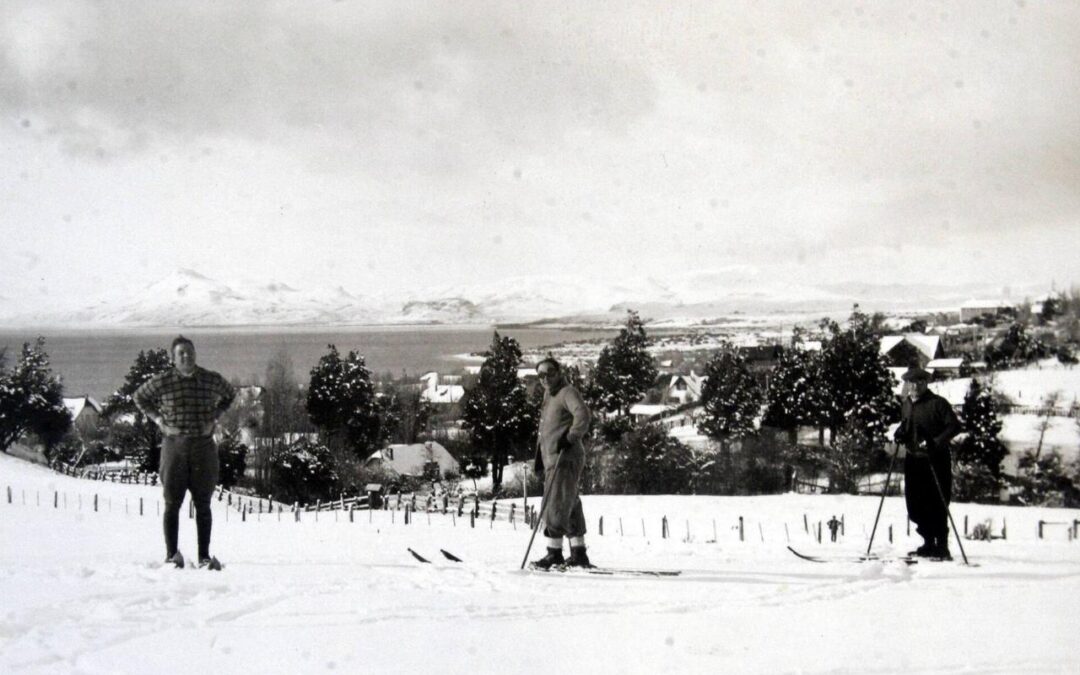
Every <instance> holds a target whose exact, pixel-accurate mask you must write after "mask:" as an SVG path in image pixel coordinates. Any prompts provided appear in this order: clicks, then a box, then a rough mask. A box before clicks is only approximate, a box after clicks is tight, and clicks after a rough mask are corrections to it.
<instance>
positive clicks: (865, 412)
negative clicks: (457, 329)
mask: <svg viewBox="0 0 1080 675" xmlns="http://www.w3.org/2000/svg"><path fill="white" fill-rule="evenodd" d="M882 325H883V317H882V316H881V315H868V314H865V313H862V312H860V311H859V310H858V307H857V306H856V308H855V310H854V311H853V312H852V314H851V316H850V317H849V318H848V320H847V321H846V322H844V323H843V324H840V323H838V322H835V321H831V320H823V321H822V322H821V323H820V324H819V326H818V327H819V331H820V336H818V337H820V340H816V341H815V348H813V349H811V348H810V343H809V341H808V340H807V339H806V338H807V336H806V334H805V333H804V332H802V331H799V330H796V331H795V333H794V335H793V337H792V340H791V342H790V343H789V344H787V345H785V346H783V347H782V348H781V349H779V356H778V359H777V362H776V364H775V365H774V366H773V367H772V368H771V369H770V370H768V371H764V372H762V371H758V370H752V369H751V368H750V367H749V365H748V363H747V361H746V358H745V355H744V352H743V350H741V349H739V348H738V347H737V346H735V345H733V344H730V343H724V344H722V345H721V346H720V347H719V348H718V349H716V350H713V351H712V352H711V354H710V355H709V357H708V360H707V362H706V365H705V373H704V374H705V376H706V379H705V381H704V385H703V387H702V390H701V397H700V400H699V401H697V402H696V403H695V404H694V406H692V407H690V409H689V410H685V411H682V414H692V415H693V422H692V423H693V424H695V425H696V426H697V428H698V429H699V430H700V431H701V433H703V434H704V435H705V436H706V437H707V438H708V439H709V442H708V443H707V444H704V445H702V444H693V445H690V444H686V443H683V442H681V441H680V440H678V438H676V437H674V436H672V435H671V434H670V433H669V430H668V429H667V428H666V427H667V425H668V424H669V422H668V421H665V419H662V418H661V419H647V418H646V419H635V417H634V416H632V415H631V414H630V411H631V408H632V406H633V405H634V404H635V403H638V402H640V401H642V400H644V399H646V398H647V397H648V394H649V392H650V390H652V389H653V388H654V387H655V386H656V384H657V377H658V374H659V371H658V368H657V365H656V360H655V358H654V357H653V355H652V354H651V353H650V351H649V344H650V340H649V337H648V336H647V334H646V332H645V328H644V322H643V321H642V320H641V318H640V316H639V315H638V314H637V313H636V312H633V311H631V312H628V314H627V317H626V321H625V324H624V325H623V326H622V328H621V329H620V330H619V332H618V334H617V335H616V336H615V337H614V338H613V339H612V340H611V341H610V343H609V344H606V345H605V346H604V347H603V348H602V350H601V351H600V354H599V357H598V358H597V360H596V362H595V363H580V364H567V366H566V368H565V372H566V374H567V377H568V379H569V380H570V382H571V383H572V384H574V385H575V386H576V387H577V388H578V389H579V390H580V391H581V393H582V394H583V396H584V398H585V399H586V401H587V403H588V404H589V406H590V408H591V409H592V410H593V411H594V413H595V422H594V424H593V428H592V429H591V430H590V434H589V437H588V439H587V444H588V446H589V448H588V449H589V451H588V453H587V456H588V460H587V462H588V463H587V466H586V469H585V473H584V476H585V477H584V481H585V486H584V488H585V490H586V491H587V492H592V493H626V494H658V493H668V494H757V493H770V492H779V491H784V490H790V489H792V487H793V479H794V477H795V476H796V475H807V474H809V475H814V476H817V475H824V476H826V477H827V480H828V485H829V489H831V490H834V491H840V492H845V491H846V492H854V491H856V490H857V488H858V482H859V480H860V479H861V478H863V477H865V476H866V475H868V474H871V473H873V472H877V471H884V469H885V467H886V466H887V463H888V458H887V456H886V454H885V453H884V449H885V445H886V443H887V442H888V441H890V440H891V439H889V438H888V430H889V428H890V425H892V424H894V423H895V422H897V421H898V420H899V414H900V406H899V401H898V400H897V398H896V396H895V395H894V394H893V380H892V376H891V374H890V372H889V371H888V369H887V367H886V364H885V362H884V360H883V358H882V356H881V354H880V347H879V346H880V339H881V336H882V334H883V328H882ZM818 344H819V345H820V347H819V348H817V345H818ZM5 356H6V355H5V354H4V353H3V352H0V448H2V449H5V450H6V449H7V447H8V446H9V445H10V444H11V443H12V442H14V441H15V440H16V439H18V438H19V437H21V436H24V435H30V436H31V437H33V438H35V439H36V440H37V441H38V442H39V443H40V444H42V445H43V446H44V447H45V449H46V454H47V456H48V457H49V459H50V460H51V461H63V462H67V463H73V462H81V463H88V462H100V461H108V460H110V459H117V458H120V457H124V458H128V459H130V460H132V461H133V462H134V463H135V464H136V465H137V467H138V468H140V469H144V470H156V468H157V463H158V458H159V452H160V443H161V437H160V432H159V431H158V429H157V427H156V426H155V425H153V424H152V423H150V422H149V420H147V419H145V418H144V417H143V416H142V414H141V413H140V412H139V411H138V409H137V408H136V407H135V405H134V400H133V398H132V396H133V394H134V392H135V390H136V389H137V388H138V387H139V386H141V385H142V384H143V383H144V382H146V381H147V380H148V379H149V378H150V377H152V376H153V375H155V374H157V373H159V372H162V371H164V370H167V369H169V368H171V367H172V364H171V361H170V358H169V354H168V352H167V351H166V350H165V349H152V350H147V351H140V352H139V354H138V355H137V356H136V358H135V360H134V363H133V364H132V366H131V368H130V370H129V372H128V373H127V375H126V376H125V379H124V383H123V385H122V386H121V387H120V388H118V389H117V390H116V391H115V392H114V393H113V394H112V395H111V396H110V397H109V398H108V399H107V401H106V402H105V406H104V411H103V419H104V424H102V425H101V426H100V427H99V428H98V429H94V430H84V432H83V433H81V434H79V435H78V436H76V435H74V434H72V433H71V420H70V417H69V416H68V415H67V411H66V410H65V409H64V407H63V403H62V386H61V383H60V381H59V379H58V378H56V377H55V376H54V375H53V374H52V373H51V372H50V371H49V368H48V357H47V355H46V354H45V351H44V339H43V338H39V339H38V340H37V341H36V342H35V343H32V344H27V345H24V346H23V350H22V352H21V354H20V356H19V358H18V361H17V363H16V364H14V367H12V368H11V369H8V368H6V367H5V366H6V359H5ZM483 356H484V362H483V365H482V366H481V368H480V372H479V374H478V375H477V376H475V377H468V378H467V379H466V381H465V394H464V397H463V398H462V400H461V401H460V402H458V403H457V404H456V405H455V406H453V408H452V409H450V410H445V409H443V410H439V409H436V408H435V407H434V406H432V405H431V404H430V403H429V402H427V401H426V400H425V399H424V398H423V397H422V396H421V392H420V390H419V387H417V386H415V385H413V384H411V383H409V382H408V381H407V380H401V379H398V380H395V379H394V378H393V377H391V376H389V375H384V376H381V377H380V376H376V375H375V374H373V373H372V371H371V370H370V369H369V368H368V367H367V365H366V363H365V360H364V357H363V355H362V354H360V353H359V352H357V351H348V352H347V353H344V354H342V353H341V352H340V351H339V350H338V349H337V347H336V346H335V345H328V347H327V352H326V354H324V355H323V356H322V357H321V358H320V359H319V361H318V363H317V364H315V366H313V367H312V369H311V370H310V373H309V375H310V377H309V380H308V382H307V383H301V382H299V381H297V379H296V377H295V375H294V368H293V363H292V361H291V359H290V357H289V355H288V352H287V351H285V350H284V349H282V350H281V351H279V352H278V353H277V354H275V355H274V356H273V357H272V358H271V359H270V361H269V362H268V364H267V367H266V371H265V373H264V377H263V378H262V380H261V383H260V385H259V386H260V387H261V396H260V397H259V398H258V400H255V399H253V398H247V397H244V396H240V397H238V400H237V401H236V403H235V404H234V406H233V408H232V409H231V410H230V411H229V413H228V415H227V416H226V417H225V418H223V420H222V427H223V428H224V430H225V434H224V437H223V439H222V442H221V443H220V446H219V450H220V453H221V457H222V482H223V484H225V485H236V484H240V485H245V486H247V487H249V488H250V489H252V490H254V491H256V492H258V493H260V494H272V495H274V496H275V497H276V498H278V499H282V500H286V501H288V500H294V499H295V500H301V501H312V500H314V499H328V498H333V497H335V496H337V495H339V494H341V493H350V494H353V493H357V492H359V491H361V490H362V489H363V486H364V484H365V483H367V482H386V481H390V480H399V479H397V478H394V477H390V476H387V475H384V474H381V473H380V472H379V470H378V469H377V468H372V467H369V466H368V465H367V464H366V459H367V458H368V457H369V456H370V455H371V454H372V453H374V452H376V451H377V450H380V449H382V448H383V447H385V445H386V444H387V443H388V442H403V443H411V442H415V441H417V440H423V439H437V440H440V442H442V443H443V444H444V445H446V447H447V448H448V449H449V450H450V451H451V452H452V453H453V454H454V455H455V456H456V457H457V458H458V459H459V461H460V462H461V463H462V465H463V467H464V469H463V472H464V475H465V476H466V477H473V478H478V477H480V476H482V475H485V474H486V473H487V472H488V471H489V468H488V467H490V472H491V483H492V492H493V493H494V494H504V495H505V494H509V493H510V492H509V491H510V490H512V489H519V486H516V485H507V484H506V481H505V480H504V476H503V468H504V467H505V466H507V465H508V464H510V463H511V462H512V461H521V460H530V459H531V457H532V454H533V446H534V443H535V433H536V426H537V423H538V419H539V409H540V405H541V402H542V399H543V391H542V388H541V387H540V386H539V385H538V384H537V383H535V382H533V381H530V380H523V379H522V378H519V377H518V371H519V369H520V368H522V367H523V365H524V363H525V359H524V357H523V353H522V350H521V347H520V345H519V344H518V343H517V341H516V340H514V339H513V338H512V337H508V336H502V335H500V334H499V333H498V332H497V331H496V332H494V334H493V338H492V341H491V343H490V345H489V347H488V349H487V350H486V351H485V352H484V354H483ZM674 414H679V413H678V411H676V413H674ZM961 417H962V419H963V420H964V423H965V426H966V431H967V433H966V434H965V435H964V437H963V440H962V442H961V443H960V444H959V445H958V446H957V449H956V451H955V453H954V461H955V463H956V467H955V468H956V493H957V498H958V499H968V500H985V501H996V500H997V498H998V494H999V493H1000V491H1001V489H1002V488H1003V487H1006V486H1007V480H1006V477H1005V476H1004V474H1003V473H1002V470H1001V464H1002V460H1003V459H1004V457H1005V456H1006V454H1007V451H1006V449H1005V447H1004V445H1003V444H1002V443H1001V441H1000V440H999V438H998V434H999V433H1000V430H1001V422H1000V419H999V404H998V402H997V399H996V397H995V395H994V393H993V390H992V388H991V387H989V386H988V385H987V384H986V383H985V382H981V381H980V380H979V379H978V378H974V379H973V380H972V384H971V388H970V390H969V391H968V393H967V396H966V397H965V402H964V406H963V410H962V413H961ZM454 422H457V423H458V424H459V425H460V428H461V430H462V432H463V433H462V435H460V436H454V435H450V434H448V433H446V431H445V429H446V428H447V426H448V425H449V424H450V423H454ZM245 428H246V429H250V430H251V432H252V433H250V434H247V435H246V437H247V438H249V439H251V438H254V439H255V442H254V443H253V444H252V445H253V446H254V447H248V446H247V445H245V444H244V443H243V442H242V440H241V439H242V438H243V437H244V436H245V435H244V434H242V433H241V432H242V430H244V429H245ZM440 430H443V431H440ZM807 430H814V432H815V433H814V434H813V435H814V436H816V439H812V440H810V441H807V440H806V436H807V434H806V432H807ZM800 431H801V432H802V433H801V434H800ZM440 434H441V435H440ZM1021 469H1022V475H1021V477H1020V479H1018V480H1017V482H1018V484H1019V485H1020V488H1021V490H1020V495H1021V498H1022V499H1025V500H1027V501H1029V502H1031V503H1036V502H1039V503H1043V502H1055V501H1056V502H1059V503H1073V502H1074V501H1080V500H1078V499H1077V494H1078V493H1077V490H1076V486H1077V485H1080V465H1076V466H1072V465H1066V464H1065V463H1063V462H1062V461H1061V460H1060V456H1057V457H1056V459H1055V455H1054V453H1045V454H1043V453H1041V452H1035V454H1034V455H1033V456H1031V457H1028V458H1026V459H1023V458H1022V460H1021ZM451 478H453V477H451ZM405 487H406V488H408V487H415V486H412V485H405ZM526 489H528V488H526ZM532 489H534V490H536V489H538V488H537V486H536V485H535V484H534V485H533V486H532Z"/></svg>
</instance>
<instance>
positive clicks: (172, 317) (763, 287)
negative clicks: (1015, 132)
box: [0, 268, 1045, 327]
mask: <svg viewBox="0 0 1080 675" xmlns="http://www.w3.org/2000/svg"><path fill="white" fill-rule="evenodd" d="M1040 292H1045V289H1034V288H1033V289H1014V290H1013V297H1014V298H1015V299H1016V300H1020V299H1023V298H1024V297H1030V296H1032V295H1036V294H1038V293H1040ZM1000 295H1001V292H1000V289H994V288H989V287H986V286H979V285H968V286H959V287H957V286H949V287H947V286H929V285H924V286H904V285H867V284H843V285H832V286H813V285H808V284H786V283H780V282H776V281H774V280H770V279H765V278H760V277H759V276H758V274H757V273H756V272H755V271H754V270H753V269H750V268H731V269H725V270H717V271H705V272H687V273H681V274H678V275H675V276H672V277H670V278H666V279H663V280H660V279H655V278H651V277H645V278H641V279H635V280H632V281H630V282H626V283H621V284H605V283H601V282H594V281H588V280H579V279H569V278H564V277H516V278H510V279H505V280H502V281H501V282H500V283H498V284H497V285H492V286H447V287H441V288H431V289H428V290H425V291H423V292H413V293H409V294H404V295H402V296H400V297H391V296H388V295H371V294H363V293H356V292H352V291H349V290H347V289H345V288H343V287H341V286H332V287H313V288H296V287H294V286H290V285H288V284H285V283H281V282H278V281H264V282H251V281H248V282H238V283H224V282H222V281H219V280H216V279H212V278H210V277H208V276H205V275H203V274H200V273H199V272H197V271H195V270H191V269H178V270H176V271H174V272H173V273H171V274H169V275H168V276H166V277H164V278H162V279H159V280H158V281H156V282H154V283H152V284H150V285H148V286H146V287H144V288H142V289H140V290H138V291H136V292H134V293H130V294H117V295H116V296H114V297H109V298H102V299H100V300H99V301H97V302H95V303H93V304H89V305H83V306H78V307H67V308H63V307H61V308H40V309H38V310H37V311H33V312H16V311H11V310H8V311H4V307H5V305H10V303H0V325H6V326H13V327H14V326H71V327H82V326H87V327H88V326H99V327H108V326H117V327H127V326H130V327H144V326H252V325H364V324H366V325H377V324H432V323H435V324H490V323H509V322H541V321H542V322H551V323H575V324H610V323H613V322H621V320H622V318H623V317H624V316H625V311H626V310H627V309H635V310H638V311H639V312H640V313H641V314H642V316H643V317H645V318H649V319H652V320H655V321H663V322H665V323H678V322H685V323H688V324H692V323H701V322H706V321H709V320H714V319H717V318H722V317H724V316H730V315H731V314H733V313H742V314H755V315H757V314H776V313H813V312H838V311H844V310H848V309H850V308H851V306H852V304H854V303H859V304H860V305H861V306H862V307H863V308H864V309H868V310H895V311H903V310H915V309H956V308H958V307H959V305H960V303H962V302H964V301H965V300H968V299H971V298H973V297H995V298H996V297H1000Z"/></svg>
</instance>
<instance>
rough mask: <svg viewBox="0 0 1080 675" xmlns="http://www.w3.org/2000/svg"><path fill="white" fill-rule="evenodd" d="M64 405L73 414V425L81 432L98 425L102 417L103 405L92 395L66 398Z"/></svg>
mask: <svg viewBox="0 0 1080 675" xmlns="http://www.w3.org/2000/svg"><path fill="white" fill-rule="evenodd" d="M64 407H65V408H67V411H68V414H69V415H71V422H72V425H73V426H74V428H75V430H76V431H77V432H79V433H82V432H83V431H85V430H86V429H92V428H94V427H96V426H97V425H98V421H99V420H100V419H101V410H102V405H101V404H100V403H98V402H97V400H95V399H94V398H93V397H92V396H79V397H78V398H65V399H64Z"/></svg>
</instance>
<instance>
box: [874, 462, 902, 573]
mask: <svg viewBox="0 0 1080 675" xmlns="http://www.w3.org/2000/svg"><path fill="white" fill-rule="evenodd" d="M898 454H900V448H899V447H897V449H896V452H894V453H893V455H892V457H891V458H890V459H889V472H888V473H887V474H885V487H883V488H881V501H879V502H878V505H877V515H876V516H874V527H873V529H872V530H870V543H869V544H867V545H866V555H867V557H869V556H870V548H871V547H872V546H873V545H874V535H875V534H876V533H877V526H878V520H880V519H881V507H883V506H885V495H887V494H889V481H891V480H892V472H893V465H895V464H896V456H897V455H898Z"/></svg>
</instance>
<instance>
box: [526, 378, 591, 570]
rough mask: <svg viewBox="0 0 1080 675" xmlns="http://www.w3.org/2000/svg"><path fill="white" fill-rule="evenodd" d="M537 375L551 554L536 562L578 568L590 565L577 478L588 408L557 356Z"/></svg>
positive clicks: (540, 467)
mask: <svg viewBox="0 0 1080 675" xmlns="http://www.w3.org/2000/svg"><path fill="white" fill-rule="evenodd" d="M536 375H537V377H539V378H540V382H541V384H543V386H544V402H543V404H542V405H541V407H540V428H539V433H538V435H537V439H536V463H535V468H536V473H537V474H541V473H542V475H543V477H544V495H545V499H546V506H545V509H544V536H545V537H547V555H545V556H544V557H543V558H541V559H539V560H537V561H535V562H534V563H533V565H534V566H536V567H540V568H543V569H548V568H550V567H551V566H553V565H561V564H563V563H564V562H566V563H567V564H569V565H571V566H575V567H590V564H589V556H588V555H586V553H585V514H584V512H583V511H582V509H581V498H580V497H579V495H578V481H579V480H580V479H581V472H582V470H583V469H584V468H585V446H584V445H582V440H583V439H584V438H585V434H586V433H588V430H589V420H590V417H591V416H590V413H589V408H588V407H587V406H586V405H585V401H584V400H582V398H581V394H580V393H578V390H577V389H575V388H574V387H573V385H571V384H570V383H569V382H567V380H566V376H565V375H563V372H562V368H560V366H559V363H558V361H556V360H555V359H553V358H546V359H544V360H543V361H541V362H540V363H538V364H537V366H536ZM563 537H567V538H568V539H569V540H570V560H569V561H564V559H563V554H562V539H563Z"/></svg>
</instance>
